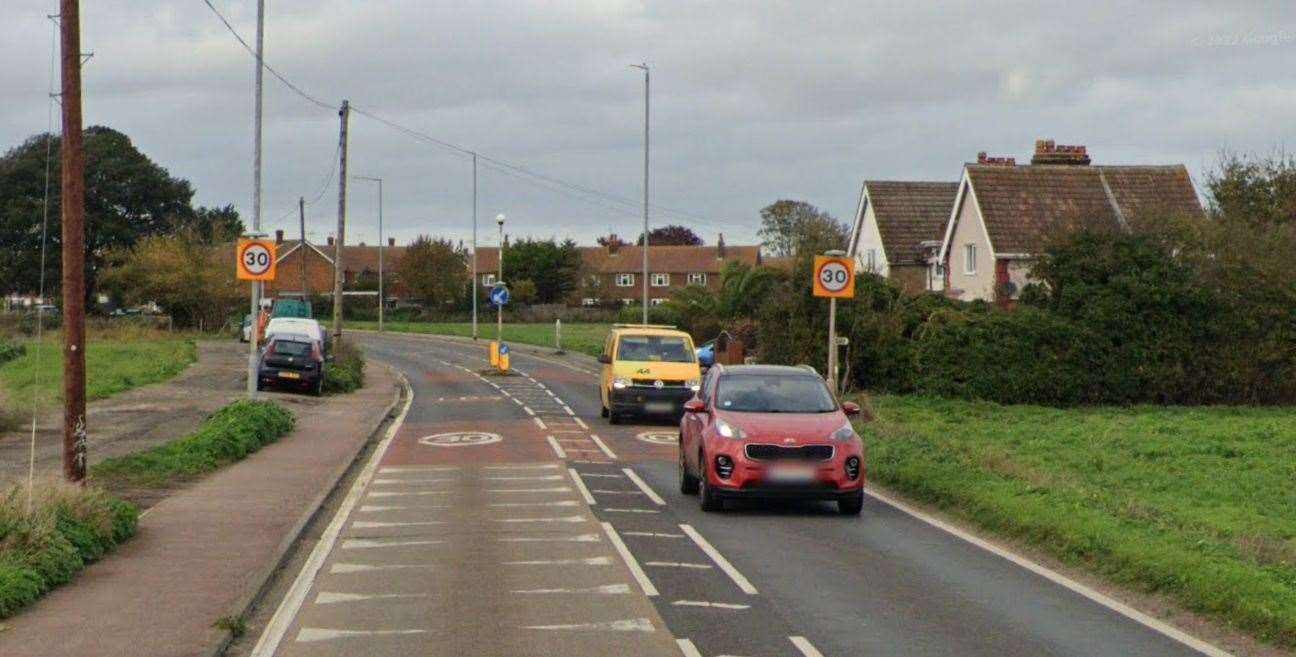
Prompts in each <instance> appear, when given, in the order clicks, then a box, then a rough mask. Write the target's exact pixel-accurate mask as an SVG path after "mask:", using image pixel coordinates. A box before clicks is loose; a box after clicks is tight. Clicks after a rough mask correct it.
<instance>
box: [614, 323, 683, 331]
mask: <svg viewBox="0 0 1296 657" xmlns="http://www.w3.org/2000/svg"><path fill="white" fill-rule="evenodd" d="M612 328H646V329H667V330H671V331H675V330H678V329H676V328H675V325H674V324H613V325H612Z"/></svg>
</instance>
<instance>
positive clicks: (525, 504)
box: [488, 500, 580, 508]
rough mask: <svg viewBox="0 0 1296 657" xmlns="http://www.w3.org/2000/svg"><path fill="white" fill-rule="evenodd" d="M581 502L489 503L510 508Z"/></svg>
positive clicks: (577, 503) (574, 504)
mask: <svg viewBox="0 0 1296 657" xmlns="http://www.w3.org/2000/svg"><path fill="white" fill-rule="evenodd" d="M579 504H580V502H577V501H576V500H559V501H557V502H496V503H493V504H490V505H488V506H498V507H510V508H515V507H528V506H530V507H536V506H546V507H548V506H577V505H579Z"/></svg>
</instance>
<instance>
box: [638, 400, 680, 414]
mask: <svg viewBox="0 0 1296 657" xmlns="http://www.w3.org/2000/svg"><path fill="white" fill-rule="evenodd" d="M673 410H675V405H674V404H672V403H670V402H646V403H644V411H646V412H648V413H670V412H671V411H673Z"/></svg>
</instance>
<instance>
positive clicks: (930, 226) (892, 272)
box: [849, 180, 959, 294]
mask: <svg viewBox="0 0 1296 657" xmlns="http://www.w3.org/2000/svg"><path fill="white" fill-rule="evenodd" d="M958 187H959V184H958V183H956V182H899V181H890V180H866V181H864V185H863V187H861V188H860V200H859V206H858V208H857V209H856V211H855V223H854V226H853V227H852V228H851V236H850V242H849V244H850V249H849V253H850V254H851V255H853V256H854V257H855V268H856V269H857V270H859V271H861V272H872V273H874V274H877V275H879V276H882V277H883V278H889V279H891V280H892V281H893V282H895V283H896V284H897V285H899V286H900V287H901V289H903V290H905V291H906V292H909V293H911V294H917V293H919V292H923V291H928V290H942V289H944V284H945V275H944V272H943V271H942V268H941V265H940V263H941V260H939V259H938V258H936V255H937V252H938V251H939V250H940V245H941V242H942V238H943V237H944V234H945V225H946V224H947V223H948V222H949V213H950V207H952V206H953V205H954V196H955V194H956V193H957V192H958Z"/></svg>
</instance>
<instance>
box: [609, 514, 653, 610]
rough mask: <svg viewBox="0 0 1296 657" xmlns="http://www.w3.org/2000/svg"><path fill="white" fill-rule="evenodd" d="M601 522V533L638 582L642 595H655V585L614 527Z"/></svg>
mask: <svg viewBox="0 0 1296 657" xmlns="http://www.w3.org/2000/svg"><path fill="white" fill-rule="evenodd" d="M602 524H603V533H604V534H607V537H608V540H609V541H611V542H612V547H614V548H616V551H617V554H619V555H621V560H622V561H624V562H625V565H626V568H629V569H630V574H631V575H632V576H634V578H635V581H636V582H638V583H639V588H640V589H642V590H643V592H644V595H646V596H648V597H650V598H651V597H655V596H656V595H657V587H656V586H653V583H652V581H651V580H649V579H648V574H647V573H645V572H644V570H643V568H642V567H641V566H640V565H639V562H638V561H637V560H636V559H635V557H634V555H633V554H631V553H630V549H629V548H627V547H626V544H625V542H624V541H622V540H621V537H620V536H618V535H617V532H616V529H614V528H613V527H612V523H610V522H605V523H602Z"/></svg>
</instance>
